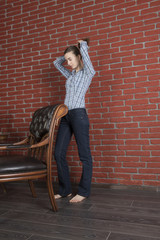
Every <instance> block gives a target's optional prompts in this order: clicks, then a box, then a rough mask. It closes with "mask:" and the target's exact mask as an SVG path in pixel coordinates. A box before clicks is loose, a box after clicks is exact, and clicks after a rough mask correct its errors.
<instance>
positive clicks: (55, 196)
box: [54, 193, 72, 199]
mask: <svg viewBox="0 0 160 240" xmlns="http://www.w3.org/2000/svg"><path fill="white" fill-rule="evenodd" d="M71 195H72V193H70V194H68V195H67V196H66V197H70V196H71ZM54 198H55V199H60V198H63V197H62V196H61V195H59V194H56V195H54Z"/></svg>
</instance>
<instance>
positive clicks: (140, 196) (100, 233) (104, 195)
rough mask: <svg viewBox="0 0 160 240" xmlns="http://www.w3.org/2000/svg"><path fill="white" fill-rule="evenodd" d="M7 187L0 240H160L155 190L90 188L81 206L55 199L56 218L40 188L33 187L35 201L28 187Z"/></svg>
mask: <svg viewBox="0 0 160 240" xmlns="http://www.w3.org/2000/svg"><path fill="white" fill-rule="evenodd" d="M6 188H7V193H6V194H4V193H3V191H2V189H1V187H0V240H52V239H57V240H85V239H86V240H90V239H92V240H156V239H157V240H158V239H160V192H156V191H154V190H135V189H127V188H126V189H125V188H124V189H118V188H114V189H109V188H107V187H104V186H102V187H101V186H93V187H92V194H91V197H90V198H88V199H87V200H85V201H84V202H82V203H77V204H70V203H69V201H68V200H69V199H60V200H57V204H58V207H59V211H58V212H57V213H54V212H52V211H51V205H50V202H49V198H48V193H47V191H46V187H45V185H44V184H43V183H39V184H36V192H37V195H38V197H37V198H36V199H34V198H32V197H31V193H30V190H29V187H28V184H27V183H16V184H15V183H14V184H13V183H7V184H6ZM55 188H56V187H55ZM74 188H75V189H76V187H74Z"/></svg>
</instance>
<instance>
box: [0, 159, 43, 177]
mask: <svg viewBox="0 0 160 240" xmlns="http://www.w3.org/2000/svg"><path fill="white" fill-rule="evenodd" d="M44 169H46V164H44V163H42V162H40V161H39V160H38V159H36V158H34V157H28V156H20V155H18V156H0V174H8V173H19V172H30V171H35V170H44Z"/></svg>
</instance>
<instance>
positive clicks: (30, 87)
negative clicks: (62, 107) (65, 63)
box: [0, 0, 160, 186]
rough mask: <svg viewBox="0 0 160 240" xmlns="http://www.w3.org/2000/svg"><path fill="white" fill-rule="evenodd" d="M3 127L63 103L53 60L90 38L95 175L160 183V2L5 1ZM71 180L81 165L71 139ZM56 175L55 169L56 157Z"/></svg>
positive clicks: (0, 13)
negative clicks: (44, 107) (79, 41)
mask: <svg viewBox="0 0 160 240" xmlns="http://www.w3.org/2000/svg"><path fill="white" fill-rule="evenodd" d="M0 4H1V6H0V18H1V19H0V20H1V21H0V32H1V35H0V44H1V49H0V51H1V66H0V69H1V78H0V89H1V91H0V102H1V104H0V116H1V117H0V128H1V130H0V131H3V132H7V133H9V136H10V139H11V140H16V139H18V140H19V139H22V138H23V137H25V135H26V131H27V129H28V126H29V122H30V119H31V115H32V113H33V111H34V110H35V109H37V108H38V107H40V106H44V105H47V104H52V103H54V102H63V99H64V94H65V88H64V84H65V79H64V78H63V77H62V76H61V75H60V74H59V72H58V71H57V70H56V69H55V67H54V66H53V64H52V61H53V60H54V59H55V58H56V57H58V56H60V55H62V53H63V51H64V49H65V48H66V46H68V45H71V44H75V43H76V42H77V40H78V39H81V38H83V37H90V39H91V44H90V56H91V60H92V62H93V65H94V67H95V70H96V76H95V77H94V79H93V82H92V85H91V87H90V89H89V91H88V93H87V96H86V102H87V104H86V107H87V109H88V113H89V117H90V136H91V149H92V155H93V164H94V168H93V182H96V183H107V184H129V185H141V186H145V185H146V186H149V185H151V186H159V185H160V181H159V180H160V123H159V121H160V96H159V91H160V84H159V81H160V63H159V59H160V53H159V43H160V41H159V36H160V15H159V9H160V1H159V0H106V1H105V0H89V1H84V0H71V1H69V0H64V1H61V0H55V1H54V0H34V1H32V0H21V1H19V0H1V2H0ZM67 157H68V162H69V166H70V169H71V177H72V181H78V179H79V176H80V173H81V166H80V163H79V160H78V155H77V149H76V145H75V142H74V140H73V141H72V143H71V145H70V147H69V151H68V156H67ZM53 164H54V175H56V168H55V162H53Z"/></svg>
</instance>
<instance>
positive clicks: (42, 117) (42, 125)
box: [30, 104, 58, 142]
mask: <svg viewBox="0 0 160 240" xmlns="http://www.w3.org/2000/svg"><path fill="white" fill-rule="evenodd" d="M57 106H58V104H56V105H50V106H46V107H43V108H40V109H37V110H36V111H35V113H34V114H33V118H32V122H31V124H30V132H31V133H32V135H33V136H34V137H35V139H36V141H37V142H39V141H40V140H41V139H42V137H43V136H44V135H45V134H47V133H48V132H49V129H50V124H51V121H52V116H53V114H54V112H55V110H56V108H57Z"/></svg>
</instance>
